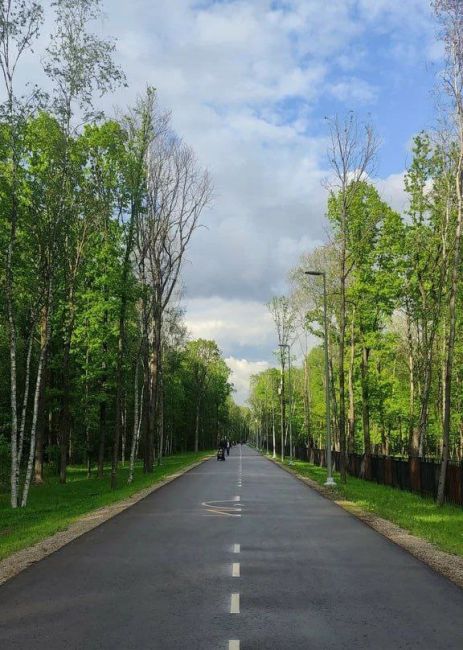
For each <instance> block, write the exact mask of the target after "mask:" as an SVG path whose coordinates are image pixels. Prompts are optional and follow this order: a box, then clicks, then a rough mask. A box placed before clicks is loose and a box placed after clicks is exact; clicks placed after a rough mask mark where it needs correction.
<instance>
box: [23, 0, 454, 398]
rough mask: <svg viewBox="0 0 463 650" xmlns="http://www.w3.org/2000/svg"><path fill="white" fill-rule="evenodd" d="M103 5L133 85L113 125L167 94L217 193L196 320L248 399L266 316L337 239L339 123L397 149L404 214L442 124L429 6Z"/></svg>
mask: <svg viewBox="0 0 463 650" xmlns="http://www.w3.org/2000/svg"><path fill="white" fill-rule="evenodd" d="M102 4H103V7H104V10H105V12H106V20H105V21H104V22H103V23H102V24H101V25H98V29H99V30H101V31H103V32H104V33H105V34H108V35H112V36H115V37H116V38H117V39H118V60H119V62H120V63H121V65H122V66H123V67H124V69H125V71H126V73H127V78H128V82H129V88H128V89H124V90H121V91H119V92H117V93H116V94H115V95H114V96H112V97H107V98H105V99H104V101H103V103H104V106H105V108H106V110H107V112H108V113H111V112H112V110H113V107H114V106H115V105H118V106H120V107H122V108H123V107H125V106H127V104H129V103H130V102H132V101H133V98H134V96H135V95H136V93H137V92H142V91H143V88H144V87H145V86H146V84H147V83H149V84H151V85H154V86H156V88H157V89H158V93H159V100H160V102H161V104H162V105H163V106H165V107H166V108H169V109H171V110H172V115H173V122H174V125H175V127H176V129H177V131H178V132H179V134H180V135H182V136H183V137H184V138H185V140H186V141H187V142H189V143H190V144H191V145H192V146H193V147H194V149H195V150H196V152H197V155H198V158H199V160H200V161H201V163H202V164H203V165H204V166H205V167H208V169H209V170H210V172H211V175H212V177H213V179H214V183H215V188H216V196H215V200H214V204H213V205H212V207H211V208H210V209H209V210H208V212H207V214H205V215H204V219H203V221H204V223H205V225H206V226H207V228H206V229H203V230H201V231H199V232H198V233H197V236H196V238H195V240H194V242H193V244H192V247H191V250H190V252H189V255H188V258H189V259H188V263H187V264H186V266H185V272H184V285H185V290H184V294H185V302H186V305H187V308H188V312H187V321H188V325H189V327H190V330H191V332H192V333H193V335H195V336H204V337H211V338H216V339H217V340H218V342H219V344H220V345H221V347H222V349H223V351H224V353H225V355H226V356H227V358H228V359H229V364H230V366H231V367H232V368H233V370H234V379H235V382H236V385H237V387H238V389H239V394H238V396H239V399H240V400H243V399H245V395H246V387H247V381H248V378H249V375H250V374H251V373H252V372H255V371H257V370H261V369H263V368H265V367H266V366H267V364H269V363H271V362H272V360H273V355H272V350H273V349H274V347H275V336H274V333H273V327H272V323H271V320H270V317H269V315H268V313H267V311H266V308H265V303H266V302H267V301H268V300H269V299H270V298H271V296H272V295H273V294H274V293H278V292H281V291H283V290H284V289H285V283H286V277H287V273H288V270H289V269H290V268H291V267H292V266H294V265H295V264H296V263H297V260H298V258H299V256H300V255H301V254H302V253H304V252H306V251H309V250H311V249H312V248H313V247H315V246H317V245H318V244H320V242H322V241H323V240H324V238H325V237H326V222H325V218H324V209H325V203H326V191H325V190H324V188H323V182H322V181H323V179H324V178H326V176H327V175H328V174H329V170H328V167H327V160H326V149H327V129H326V122H325V119H324V118H325V117H326V116H332V115H333V114H334V113H339V114H343V113H345V112H347V111H349V110H355V111H356V112H357V113H358V114H359V115H360V116H362V117H364V118H366V117H368V116H369V119H370V120H371V121H372V122H373V124H374V125H375V126H376V128H377V131H378V134H379V136H380V138H381V140H382V143H383V144H382V148H381V150H380V154H379V159H378V164H377V169H376V175H377V178H376V179H375V182H376V183H377V185H378V187H379V189H380V191H381V192H382V194H383V196H384V198H385V199H386V200H388V201H389V202H390V203H391V204H392V205H393V206H394V207H395V208H397V209H402V208H403V206H404V194H403V188H402V177H403V172H404V169H405V168H406V165H407V162H408V161H409V160H410V142H411V139H412V137H413V135H414V134H415V133H416V132H418V131H419V130H421V129H423V128H429V127H431V126H432V125H433V121H434V100H433V97H432V92H431V91H432V88H433V86H434V83H435V78H436V75H437V72H438V70H439V66H440V64H441V47H440V45H439V44H438V43H437V42H436V39H435V30H436V28H435V25H434V22H433V19H432V13H431V10H430V5H429V2H428V0H286V1H284V2H283V1H281V2H275V1H274V0H222V1H220V2H210V1H209V2H207V1H203V2H201V1H198V0H195V1H193V0H158V1H156V2H153V0H131V2H127V1H126V0H104V1H103V3H102ZM44 41H45V39H42V44H43V42H44ZM39 50H40V48H39ZM39 53H40V52H39ZM37 59H38V57H34V59H31V61H30V66H29V68H28V73H27V74H28V75H30V76H32V77H34V75H38V74H39V72H38V67H37Z"/></svg>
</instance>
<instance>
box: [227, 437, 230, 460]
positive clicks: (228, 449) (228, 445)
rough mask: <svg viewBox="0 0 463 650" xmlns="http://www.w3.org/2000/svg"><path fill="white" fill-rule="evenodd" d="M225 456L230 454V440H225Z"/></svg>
mask: <svg viewBox="0 0 463 650" xmlns="http://www.w3.org/2000/svg"><path fill="white" fill-rule="evenodd" d="M227 456H230V440H227Z"/></svg>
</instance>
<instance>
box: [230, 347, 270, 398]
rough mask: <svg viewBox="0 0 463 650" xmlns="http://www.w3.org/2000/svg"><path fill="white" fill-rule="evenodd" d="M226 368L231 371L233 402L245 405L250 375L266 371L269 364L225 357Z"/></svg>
mask: <svg viewBox="0 0 463 650" xmlns="http://www.w3.org/2000/svg"><path fill="white" fill-rule="evenodd" d="M225 362H226V364H227V366H228V367H229V368H230V370H231V371H232V374H231V381H232V382H233V385H234V388H235V391H236V392H235V394H234V397H235V401H236V402H237V403H238V404H245V403H246V400H247V398H248V396H249V380H250V378H251V377H252V375H256V374H258V373H259V372H263V371H264V370H268V368H270V364H269V363H268V362H267V361H248V360H247V359H236V358H235V357H227V358H226V359H225Z"/></svg>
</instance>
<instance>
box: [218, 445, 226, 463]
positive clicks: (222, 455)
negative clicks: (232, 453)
mask: <svg viewBox="0 0 463 650" xmlns="http://www.w3.org/2000/svg"><path fill="white" fill-rule="evenodd" d="M217 460H225V451H224V448H223V447H219V448H218V449H217Z"/></svg>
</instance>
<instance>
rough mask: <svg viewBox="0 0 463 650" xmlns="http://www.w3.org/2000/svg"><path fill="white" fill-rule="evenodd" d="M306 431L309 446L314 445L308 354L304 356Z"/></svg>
mask: <svg viewBox="0 0 463 650" xmlns="http://www.w3.org/2000/svg"><path fill="white" fill-rule="evenodd" d="M304 433H305V439H306V441H307V447H313V444H314V443H313V436H312V422H311V418H310V373H309V360H308V358H307V355H305V356H304Z"/></svg>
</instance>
